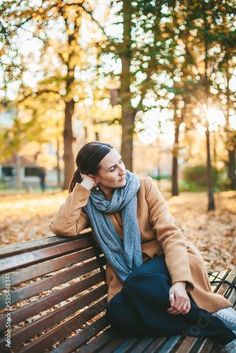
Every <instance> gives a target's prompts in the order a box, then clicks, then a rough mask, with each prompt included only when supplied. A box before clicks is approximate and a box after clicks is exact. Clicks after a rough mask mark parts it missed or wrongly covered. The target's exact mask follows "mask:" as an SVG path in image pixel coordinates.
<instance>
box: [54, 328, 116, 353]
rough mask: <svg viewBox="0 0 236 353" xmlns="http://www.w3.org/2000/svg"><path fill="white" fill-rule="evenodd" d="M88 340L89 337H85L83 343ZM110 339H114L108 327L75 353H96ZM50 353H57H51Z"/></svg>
mask: <svg viewBox="0 0 236 353" xmlns="http://www.w3.org/2000/svg"><path fill="white" fill-rule="evenodd" d="M85 330H86V329H84V331H85ZM86 333H87V332H86ZM96 333H97V332H95V334H96ZM93 336H94V335H93ZM93 336H92V337H93ZM90 338H91V336H89V335H86V338H85V342H84V343H86V342H87V341H88V340H89V339H90ZM112 339H114V332H113V331H112V330H111V328H110V327H108V328H107V329H106V330H105V331H103V332H102V333H101V334H100V335H99V336H97V337H95V338H94V339H93V340H92V341H90V342H89V343H88V344H86V345H84V346H83V347H82V348H79V350H77V351H76V352H78V353H97V352H98V351H99V350H100V349H102V348H103V347H104V346H105V345H106V344H108V342H110V341H111V340H112ZM51 353H59V352H54V351H52V352H51ZM60 353H61V352H60ZM62 353H63V352H62Z"/></svg>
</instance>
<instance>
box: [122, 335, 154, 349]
mask: <svg viewBox="0 0 236 353" xmlns="http://www.w3.org/2000/svg"><path fill="white" fill-rule="evenodd" d="M153 341H154V338H153V337H152V338H150V337H148V338H143V339H142V340H139V341H137V342H136V345H135V347H133V348H132V350H129V352H130V353H146V351H147V348H148V347H149V346H150V344H151V343H152V342H153ZM118 352H119V350H117V353H118Z"/></svg>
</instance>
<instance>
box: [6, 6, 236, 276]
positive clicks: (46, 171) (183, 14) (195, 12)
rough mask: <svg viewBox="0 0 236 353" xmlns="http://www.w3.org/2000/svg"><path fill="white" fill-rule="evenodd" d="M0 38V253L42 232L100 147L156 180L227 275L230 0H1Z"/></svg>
mask: <svg viewBox="0 0 236 353" xmlns="http://www.w3.org/2000/svg"><path fill="white" fill-rule="evenodd" d="M0 38H1V43H0V200H1V205H0V211H1V213H0V220H1V226H0V227H1V236H0V241H1V243H2V244H8V243H10V242H15V241H23V240H28V239H36V238H38V237H42V236H45V234H47V233H48V232H49V228H48V225H49V222H50V219H51V217H52V215H53V213H55V212H56V210H57V208H58V206H59V204H60V203H61V202H63V200H64V199H65V197H66V195H67V193H68V191H67V189H68V185H69V183H70V180H71V177H72V175H73V172H74V168H75V164H74V159H75V156H76V154H77V152H78V150H79V149H80V147H81V146H82V145H83V144H84V143H86V142H89V141H94V140H97V141H102V142H108V143H112V144H113V145H114V147H116V148H117V149H118V150H119V151H120V152H121V154H122V157H123V160H124V162H125V164H126V167H127V168H128V169H130V170H132V171H134V172H136V173H138V174H139V175H150V176H152V177H153V179H155V180H156V183H157V185H158V187H159V188H160V190H161V191H162V192H163V193H164V196H165V197H166V199H167V200H168V205H169V207H170V210H171V212H172V213H173V214H174V216H175V217H176V221H177V223H178V225H179V226H180V227H181V229H182V230H183V232H184V233H185V234H186V236H189V237H191V239H193V240H194V241H195V243H196V244H197V245H198V246H199V247H200V249H201V251H202V252H203V254H204V258H205V260H206V261H208V263H209V266H210V268H212V269H216V268H220V269H221V268H225V266H226V265H227V267H231V268H235V264H236V260H235V257H234V254H235V250H236V249H235V238H236V237H235V232H236V230H235V229H236V219H235V213H236V201H235V200H236V191H235V190H236V93H235V91H236V57H235V48H236V15H235V7H234V1H233V0H228V1H226V0H222V1H217V0H202V1H197V0H192V1H188V0H182V1H178V0H166V1H164V0H161V1H158V0H150V1H145V0H133V1H131V0H123V1H119V0H117V1H112V0H96V1H95V0H84V1H81V0H75V1H72V0H71V1H69V0H64V1H62V0H61V1H57V0H48V1H42V0H30V1H27V0H23V1H22V0H21V1H18V0H11V1H8V0H2V1H1V4H0ZM63 190H64V191H63Z"/></svg>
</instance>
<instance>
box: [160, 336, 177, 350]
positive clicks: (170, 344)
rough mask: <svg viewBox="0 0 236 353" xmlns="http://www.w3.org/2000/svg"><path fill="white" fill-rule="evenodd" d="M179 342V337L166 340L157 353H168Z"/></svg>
mask: <svg viewBox="0 0 236 353" xmlns="http://www.w3.org/2000/svg"><path fill="white" fill-rule="evenodd" d="M180 340H181V336H180V335H178V336H172V337H170V338H169V339H167V340H166V342H165V343H164V344H163V345H162V347H161V348H160V349H159V350H158V352H159V353H170V352H171V351H172V350H173V349H174V348H175V347H176V346H177V345H178V343H179V341H180Z"/></svg>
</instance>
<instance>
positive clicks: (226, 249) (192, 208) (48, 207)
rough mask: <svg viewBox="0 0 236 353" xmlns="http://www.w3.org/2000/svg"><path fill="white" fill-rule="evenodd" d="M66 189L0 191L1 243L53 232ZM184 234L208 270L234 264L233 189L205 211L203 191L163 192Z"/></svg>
mask: <svg viewBox="0 0 236 353" xmlns="http://www.w3.org/2000/svg"><path fill="white" fill-rule="evenodd" d="M66 195H67V192H56V193H50V192H45V193H41V194H39V193H27V194H14V195H13V194H12V195H8V194H4V195H0V245H1V246H4V245H6V244H10V243H14V242H22V241H25V240H33V239H39V238H42V237H47V236H50V235H52V233H51V231H50V230H49V224H50V220H51V219H52V217H53V214H54V213H55V212H56V211H57V209H58V207H59V205H60V204H61V203H62V202H63V201H64V200H65V198H66ZM164 196H165V198H166V199H167V202H168V206H169V210H170V212H171V213H172V215H173V216H174V217H175V219H176V223H177V225H178V226H179V227H180V228H181V229H182V231H183V232H184V234H185V236H186V237H187V238H189V239H191V240H192V241H193V242H194V244H195V245H196V246H197V247H198V248H199V249H200V251H201V253H202V255H203V258H204V260H205V261H206V265H207V269H208V271H213V270H214V271H216V270H217V271H218V270H219V271H221V270H224V269H226V268H227V269H233V270H235V268H236V257H235V254H236V192H233V191H228V192H221V193H216V194H215V201H216V210H215V211H211V212H207V211H206V209H207V195H206V193H181V195H180V196H178V197H170V196H169V195H168V194H165V195H164Z"/></svg>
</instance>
